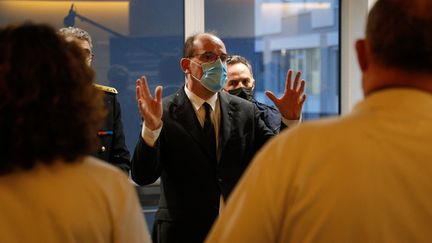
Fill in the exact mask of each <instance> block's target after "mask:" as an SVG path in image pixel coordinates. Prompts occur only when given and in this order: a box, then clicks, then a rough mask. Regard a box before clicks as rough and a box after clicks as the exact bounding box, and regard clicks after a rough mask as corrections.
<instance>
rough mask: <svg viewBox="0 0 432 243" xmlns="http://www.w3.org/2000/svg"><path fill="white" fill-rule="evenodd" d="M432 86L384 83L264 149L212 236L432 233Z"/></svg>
mask: <svg viewBox="0 0 432 243" xmlns="http://www.w3.org/2000/svg"><path fill="white" fill-rule="evenodd" d="M431 145H432V95H431V94H429V93H425V92H421V91H417V90H414V89H389V90H384V91H379V92H376V93H374V94H371V95H370V96H368V97H367V98H366V99H365V100H364V101H362V102H360V103H359V104H358V105H357V106H356V107H355V109H354V110H353V112H352V113H351V114H350V115H347V116H345V117H343V118H336V119H327V120H323V121H317V122H310V123H304V124H303V125H301V126H299V127H297V128H296V129H292V130H289V131H286V132H283V133H282V134H281V135H280V136H279V137H277V138H275V139H273V140H272V141H270V142H269V143H268V144H267V145H266V146H265V148H264V149H263V150H262V151H260V152H259V154H258V155H257V157H256V158H255V159H254V161H253V162H252V165H251V166H250V167H249V169H248V170H247V172H246V174H245V176H244V177H243V178H242V179H241V181H240V183H239V184H238V187H237V188H236V189H235V191H234V193H233V194H232V196H231V197H230V199H229V200H228V205H227V206H226V207H225V209H224V211H223V214H222V215H221V216H220V218H219V219H218V221H217V223H216V225H215V226H214V228H213V229H212V231H211V233H210V236H209V238H208V239H207V242H209V243H213V242H236V243H241V242H248V243H250V242H260V243H264V242H285V243H287V242H296V243H300V242H350V243H355V242H392V243H394V242H432V230H431V225H432V147H431Z"/></svg>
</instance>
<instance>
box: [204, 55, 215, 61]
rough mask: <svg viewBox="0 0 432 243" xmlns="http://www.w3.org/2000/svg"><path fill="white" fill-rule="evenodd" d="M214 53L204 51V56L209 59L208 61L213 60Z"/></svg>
mask: <svg viewBox="0 0 432 243" xmlns="http://www.w3.org/2000/svg"><path fill="white" fill-rule="evenodd" d="M214 56H215V55H214V54H213V53H204V54H203V58H204V59H205V60H207V61H211V60H213V59H214Z"/></svg>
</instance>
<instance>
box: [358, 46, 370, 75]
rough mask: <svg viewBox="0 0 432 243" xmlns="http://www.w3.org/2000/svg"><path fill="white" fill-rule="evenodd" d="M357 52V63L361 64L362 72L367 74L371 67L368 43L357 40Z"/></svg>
mask: <svg viewBox="0 0 432 243" xmlns="http://www.w3.org/2000/svg"><path fill="white" fill-rule="evenodd" d="M355 48H356V52H357V61H358V63H359V66H360V69H361V70H362V72H365V71H366V69H367V68H368V66H369V62H370V60H369V58H370V57H369V53H368V42H367V40H365V39H360V40H357V41H356V43H355Z"/></svg>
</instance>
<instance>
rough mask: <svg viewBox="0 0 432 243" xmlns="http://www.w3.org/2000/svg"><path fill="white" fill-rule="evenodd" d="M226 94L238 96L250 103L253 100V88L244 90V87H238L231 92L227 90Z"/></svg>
mask: <svg viewBox="0 0 432 243" xmlns="http://www.w3.org/2000/svg"><path fill="white" fill-rule="evenodd" d="M228 93H230V94H232V95H235V96H238V97H240V98H243V99H246V100H249V101H251V100H252V98H253V93H254V92H253V88H252V87H250V88H245V87H240V88H237V89H232V90H228Z"/></svg>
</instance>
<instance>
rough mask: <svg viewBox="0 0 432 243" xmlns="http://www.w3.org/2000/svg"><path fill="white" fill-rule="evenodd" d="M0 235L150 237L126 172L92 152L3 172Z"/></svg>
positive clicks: (79, 239)
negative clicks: (72, 159) (80, 158)
mask: <svg viewBox="0 0 432 243" xmlns="http://www.w3.org/2000/svg"><path fill="white" fill-rule="evenodd" d="M0 241H1V242H7V243H22V242H32V243H39V242H40V243H51V242H52V243H54V242H55V243H59V242H61V243H83V242H91V243H98V242H100V243H108V242H118V243H124V242H128V243H131V242H137V243H138V242H140V243H143V242H151V241H150V237H149V234H148V230H147V226H146V224H145V221H144V218H143V213H142V210H141V207H140V205H139V202H138V199H137V196H136V192H135V190H134V188H133V186H132V185H131V184H130V182H129V181H128V179H127V177H126V175H125V174H124V172H122V171H120V170H119V169H117V168H115V167H113V166H111V165H109V164H108V163H105V162H102V161H100V160H98V159H96V158H92V157H86V158H84V159H83V161H82V162H79V163H74V164H65V163H63V162H60V161H58V162H56V163H55V164H54V165H52V166H46V165H37V166H36V167H35V168H34V169H32V170H30V171H21V172H16V173H12V174H8V175H3V176H0Z"/></svg>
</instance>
